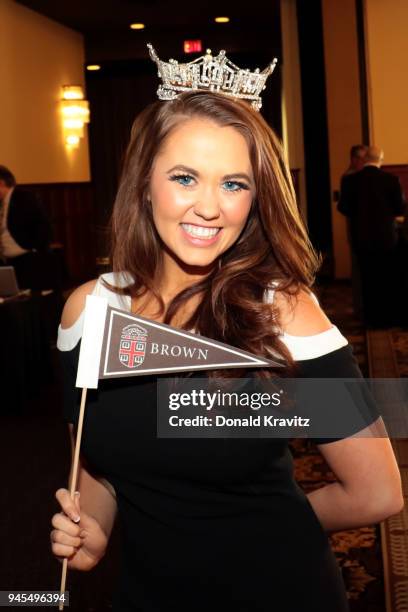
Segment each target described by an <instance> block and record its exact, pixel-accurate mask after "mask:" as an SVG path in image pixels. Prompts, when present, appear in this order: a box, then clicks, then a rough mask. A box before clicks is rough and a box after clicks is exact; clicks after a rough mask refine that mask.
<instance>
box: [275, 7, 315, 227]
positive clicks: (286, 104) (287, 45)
mask: <svg viewBox="0 0 408 612" xmlns="http://www.w3.org/2000/svg"><path fill="white" fill-rule="evenodd" d="M281 28H282V52H283V71H282V84H283V95H282V124H283V144H284V147H285V151H286V154H287V157H288V161H289V165H290V167H291V168H297V169H299V170H300V173H299V199H300V202H299V205H300V209H301V210H302V214H303V217H304V219H306V211H307V203H306V187H305V154H304V142H303V116H302V89H301V80H300V63H299V45H298V32H297V14H296V0H281ZM272 78H273V77H272Z"/></svg>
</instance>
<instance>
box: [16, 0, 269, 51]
mask: <svg viewBox="0 0 408 612" xmlns="http://www.w3.org/2000/svg"><path fill="white" fill-rule="evenodd" d="M19 3H20V4H22V5H24V6H26V7H28V8H30V9H32V10H34V11H36V12H38V13H41V14H43V15H45V16H47V17H49V18H51V19H53V20H55V21H58V22H60V23H62V24H63V25H65V26H68V27H70V28H73V29H75V30H78V31H80V32H81V33H83V34H84V36H85V47H86V59H87V61H100V60H118V59H131V58H134V57H145V56H146V47H145V44H146V42H148V41H151V42H153V43H154V44H156V45H157V46H158V47H159V48H160V50H161V51H164V52H165V53H167V52H169V53H171V52H172V51H173V54H174V55H175V56H177V51H178V50H180V52H181V53H182V41H183V40H184V39H186V38H187V39H191V38H202V39H203V45H204V46H205V47H207V46H210V44H211V45H212V46H213V48H214V50H218V49H217V47H219V48H226V49H227V51H228V50H230V51H239V50H243V51H258V50H261V49H268V50H270V52H271V53H272V52H273V51H274V52H275V54H276V51H277V50H278V49H280V13H279V5H280V2H279V0H269V1H268V2H265V1H264V0H253V1H252V2H251V3H249V2H248V0H245V1H242V0H221V1H220V0H205V1H204V2H203V3H202V5H201V6H199V5H197V3H196V2H194V1H191V0H189V1H187V0H177V2H169V1H166V0H58V1H57V2H56V1H55V0H20V2H19ZM249 7H250V9H251V10H249ZM219 15H222V16H224V15H226V16H228V17H230V19H231V21H230V23H228V24H216V23H214V17H215V16H219ZM135 21H138V22H142V23H145V24H146V28H145V29H144V30H141V31H132V30H130V28H129V25H130V23H132V22H135Z"/></svg>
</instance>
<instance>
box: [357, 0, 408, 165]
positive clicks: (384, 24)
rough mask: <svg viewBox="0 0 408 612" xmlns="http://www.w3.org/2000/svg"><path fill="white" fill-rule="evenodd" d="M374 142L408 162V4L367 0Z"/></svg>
mask: <svg viewBox="0 0 408 612" xmlns="http://www.w3.org/2000/svg"><path fill="white" fill-rule="evenodd" d="M365 29H366V56H367V73H368V74H367V76H368V88H369V110H370V141H371V142H372V143H373V144H377V145H379V146H381V147H382V148H383V149H384V152H385V163H386V164H407V163H408V1H407V0H390V1H385V0H366V1H365Z"/></svg>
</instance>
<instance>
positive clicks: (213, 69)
mask: <svg viewBox="0 0 408 612" xmlns="http://www.w3.org/2000/svg"><path fill="white" fill-rule="evenodd" d="M147 47H148V49H149V53H150V57H151V59H152V60H153V61H154V62H155V63H156V64H157V68H158V76H159V77H160V78H161V79H162V81H163V82H162V84H161V85H159V88H158V90H157V96H158V98H159V99H160V100H174V98H176V97H177V95H178V94H179V93H182V92H183V91H196V90H197V91H213V92H219V93H223V94H225V95H227V96H231V97H232V98H241V99H244V100H249V101H250V102H251V106H252V107H253V108H254V109H255V110H257V111H259V109H260V108H261V107H262V100H261V97H260V93H261V91H263V90H264V89H265V82H266V79H267V78H268V76H269V75H270V74H272V72H273V71H274V69H275V66H276V64H277V61H278V60H277V59H276V57H275V58H274V59H273V61H272V62H271V63H270V64H269V65H268V66H267V67H266V68H265V70H262V72H260V70H259V68H257V69H256V70H255V72H250V71H249V70H243V69H241V68H238V66H236V65H235V64H233V63H232V62H231V60H229V59H228V58H227V56H226V55H225V51H220V52H219V54H218V55H217V56H216V57H213V56H212V55H211V49H207V51H206V53H205V55H202V56H201V57H198V58H197V59H195V60H193V61H192V62H189V63H188V64H181V63H180V64H179V63H178V62H177V61H176V60H174V59H171V60H169V61H168V62H163V61H162V60H161V59H159V57H158V55H157V53H156V51H155V50H154V48H153V45H151V44H150V43H148V45H147Z"/></svg>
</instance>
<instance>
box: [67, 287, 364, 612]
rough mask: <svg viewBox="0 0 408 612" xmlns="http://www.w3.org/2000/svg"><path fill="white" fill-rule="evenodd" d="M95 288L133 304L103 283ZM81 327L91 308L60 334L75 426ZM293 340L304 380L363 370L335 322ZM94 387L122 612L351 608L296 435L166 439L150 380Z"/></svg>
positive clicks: (86, 446)
mask: <svg viewBox="0 0 408 612" xmlns="http://www.w3.org/2000/svg"><path fill="white" fill-rule="evenodd" d="M106 278H107V280H109V281H110V282H114V283H120V282H122V280H123V278H122V277H118V276H115V277H114V276H113V275H106ZM94 293H99V294H100V295H104V296H105V297H107V298H108V300H109V303H110V304H111V305H112V306H116V307H120V308H128V309H129V307H130V301H129V298H127V297H119V296H118V295H117V294H114V293H112V292H110V291H108V290H107V289H105V288H104V287H103V285H102V284H101V282H100V280H99V281H98V283H97V285H96V289H95V291H94ZM81 329H82V315H81V317H80V318H79V319H78V320H77V322H76V323H75V324H74V325H73V326H72V327H71V328H69V329H66V330H62V329H61V328H60V329H59V338H58V348H59V349H60V351H61V358H62V361H63V365H64V372H65V375H64V380H65V417H66V419H67V421H69V422H71V423H74V424H75V423H76V421H77V418H78V412H79V408H78V403H79V402H78V390H77V389H75V386H74V385H75V377H76V368H77V361H78V355H79V344H80V337H81ZM282 339H283V341H284V342H285V343H286V345H287V346H288V347H289V350H290V351H291V353H292V355H293V357H294V359H295V360H296V361H298V362H299V364H300V366H301V373H300V376H302V377H309V376H313V377H348V378H351V377H359V376H361V374H360V371H359V369H358V366H357V365H356V362H355V360H354V358H353V356H352V352H351V349H350V347H349V345H348V344H347V340H346V339H345V338H344V337H343V336H342V335H341V334H340V332H339V331H338V329H337V328H336V327H332V328H331V329H330V330H328V331H326V332H323V333H320V334H317V335H315V336H309V337H294V336H289V335H287V334H283V336H282ZM88 393H89V395H88V401H87V407H86V413H85V421H84V429H83V440H82V447H81V448H82V454H83V455H84V457H85V458H86V460H87V462H88V463H89V465H90V466H91V467H92V468H93V469H94V470H95V472H96V473H98V474H99V475H103V476H104V478H106V479H107V480H108V481H109V482H110V483H111V484H112V486H113V487H114V489H115V492H116V496H117V504H118V518H119V520H120V522H121V531H122V567H121V576H120V581H119V584H118V585H117V590H116V593H115V595H114V605H113V609H114V611H115V612H130V611H140V612H176V611H177V612H187V611H188V612H204V611H205V612H212V611H218V610H220V611H223V612H299V611H300V610H303V611H305V610H306V611H310V612H312V611H313V612H320V611H321V612H323V611H324V612H346V611H347V610H348V605H347V598H346V593H345V589H344V584H343V580H342V577H341V574H340V570H339V568H338V566H337V563H336V560H335V558H334V555H333V553H332V550H331V548H330V544H329V541H328V537H327V534H326V533H325V532H324V530H323V528H322V526H321V524H320V522H319V520H318V518H317V516H316V514H315V512H314V511H313V508H312V506H311V504H310V502H309V501H308V499H307V497H306V496H305V494H304V493H303V491H302V490H301V489H300V487H299V486H298V485H297V484H296V482H295V481H294V478H293V469H292V456H291V453H290V450H289V448H288V441H287V440H283V439H229V438H225V439H197V438H194V439H165V438H157V434H156V379H155V377H151V376H146V377H131V378H127V379H114V380H101V381H100V384H99V388H98V389H97V390H96V391H92V392H91V391H89V392H88ZM315 441H316V442H317V443H318V444H323V443H330V442H333V440H332V439H329V440H327V439H316V440H315Z"/></svg>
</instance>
